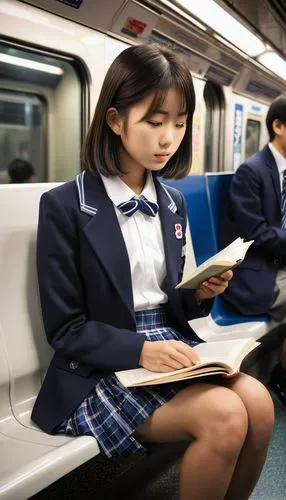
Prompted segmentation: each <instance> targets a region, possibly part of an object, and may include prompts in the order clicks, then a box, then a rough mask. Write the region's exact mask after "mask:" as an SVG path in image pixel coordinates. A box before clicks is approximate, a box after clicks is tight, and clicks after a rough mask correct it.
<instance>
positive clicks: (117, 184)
mask: <svg viewBox="0 0 286 500" xmlns="http://www.w3.org/2000/svg"><path fill="white" fill-rule="evenodd" d="M101 179H102V182H103V184H104V187H105V189H106V192H107V194H108V196H109V198H110V199H111V201H112V202H113V204H114V205H116V206H117V205H119V204H120V203H122V202H123V201H127V200H130V199H131V198H133V196H137V197H138V195H136V193H134V191H132V189H130V187H128V186H127V184H125V182H123V180H122V179H121V178H120V177H105V176H103V175H101ZM141 196H145V197H146V198H147V199H148V200H149V201H152V202H153V203H157V193H156V188H155V185H154V181H153V177H152V173H151V172H150V171H149V172H147V179H146V183H145V186H144V189H143V191H142V193H141V194H140V196H139V197H138V198H140V197H141Z"/></svg>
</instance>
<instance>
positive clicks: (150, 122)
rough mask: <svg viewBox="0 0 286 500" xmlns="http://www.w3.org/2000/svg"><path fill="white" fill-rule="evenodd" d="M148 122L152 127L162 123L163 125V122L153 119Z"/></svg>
mask: <svg viewBox="0 0 286 500" xmlns="http://www.w3.org/2000/svg"><path fill="white" fill-rule="evenodd" d="M147 123H149V125H151V126H152V127H160V125H162V122H154V121H151V120H149V121H147Z"/></svg>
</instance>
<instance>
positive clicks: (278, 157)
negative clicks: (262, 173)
mask: <svg viewBox="0 0 286 500" xmlns="http://www.w3.org/2000/svg"><path fill="white" fill-rule="evenodd" d="M268 146H269V149H270V151H271V153H272V154H273V156H274V160H275V161H276V165H277V168H278V172H279V174H283V172H284V170H286V158H284V156H283V155H282V154H281V153H279V151H277V149H276V148H275V146H273V144H272V143H271V142H269V144H268Z"/></svg>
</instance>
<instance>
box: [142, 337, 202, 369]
mask: <svg viewBox="0 0 286 500" xmlns="http://www.w3.org/2000/svg"><path fill="white" fill-rule="evenodd" d="M198 361H199V357H198V355H197V354H196V353H195V351H194V350H193V349H192V348H191V347H189V346H188V345H186V344H184V343H183V342H180V341H179V340H158V341H155V342H150V341H146V342H144V344H143V348H142V351H141V356H140V359H139V365H140V366H143V368H146V369H147V370H151V371H153V372H169V371H172V370H179V369H180V368H186V367H188V366H192V365H195V364H196V363H197V362H198Z"/></svg>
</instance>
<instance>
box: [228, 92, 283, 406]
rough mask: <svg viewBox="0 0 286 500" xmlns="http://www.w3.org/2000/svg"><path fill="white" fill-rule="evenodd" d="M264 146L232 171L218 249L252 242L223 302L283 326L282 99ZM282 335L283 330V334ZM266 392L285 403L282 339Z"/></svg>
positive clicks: (272, 109)
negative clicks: (238, 241) (238, 240)
mask: <svg viewBox="0 0 286 500" xmlns="http://www.w3.org/2000/svg"><path fill="white" fill-rule="evenodd" d="M266 126H267V130H268V133H269V143H268V144H267V145H266V146H265V147H264V148H263V149H262V150H261V151H259V152H258V153H255V154H254V155H253V156H251V157H250V158H248V159H247V160H246V161H245V162H244V163H243V164H242V165H240V167H239V168H238V170H237V171H236V172H235V174H234V176H233V179H232V182H231V185H230V191H229V198H228V204H227V207H226V212H225V216H224V220H223V223H222V227H221V241H220V243H221V247H224V246H226V245H228V244H229V243H230V242H231V241H233V240H234V239H235V238H237V237H238V236H240V237H241V238H244V239H245V240H248V241H249V240H254V244H253V245H252V246H251V247H250V249H249V251H248V252H247V255H246V258H245V260H244V262H243V263H242V264H241V266H239V267H238V268H237V269H236V270H235V272H234V276H233V279H232V280H231V282H230V283H229V287H228V289H227V290H226V292H225V293H224V298H225V300H227V301H228V302H230V303H231V305H232V306H234V307H235V308H236V309H237V310H238V311H239V312H240V313H241V314H244V315H246V316H251V315H257V314H269V315H270V317H271V319H273V320H275V321H277V322H278V323H281V322H283V323H285V322H286V97H285V96H280V97H278V98H277V99H275V101H274V102H273V103H272V104H271V106H270V108H269V110H268V114H267V117H266ZM283 334H284V337H285V329H284V331H283ZM269 386H270V388H271V389H272V390H273V391H274V392H275V393H276V394H277V395H278V396H279V398H280V400H281V401H282V402H283V403H284V405H286V340H284V343H283V346H282V349H281V361H280V363H279V364H278V365H277V366H276V367H275V368H274V370H273V372H272V374H271V379H270V381H269Z"/></svg>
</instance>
